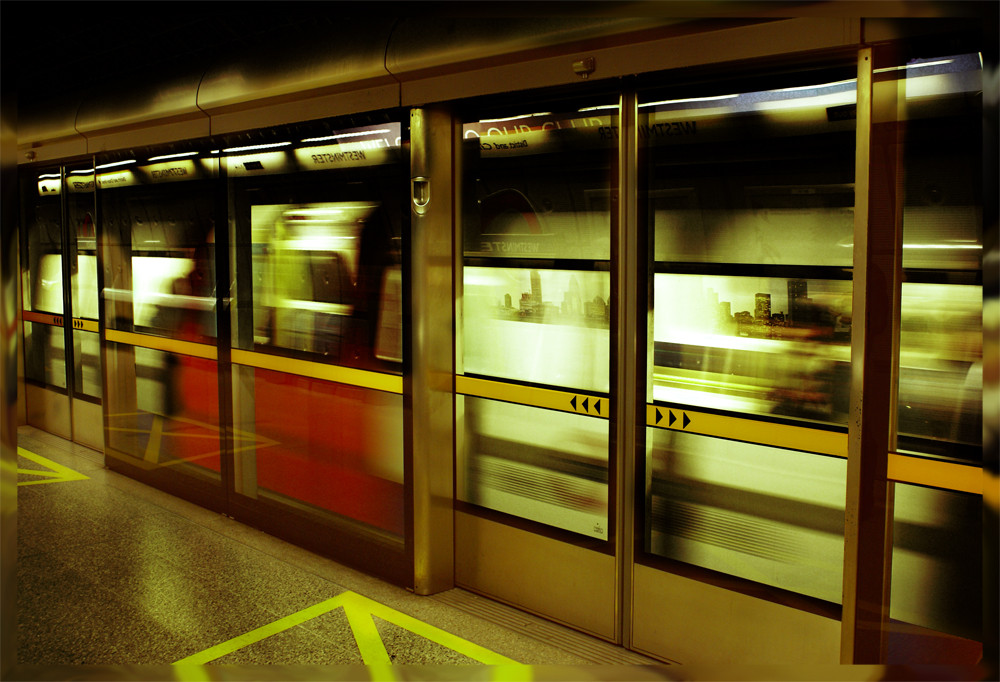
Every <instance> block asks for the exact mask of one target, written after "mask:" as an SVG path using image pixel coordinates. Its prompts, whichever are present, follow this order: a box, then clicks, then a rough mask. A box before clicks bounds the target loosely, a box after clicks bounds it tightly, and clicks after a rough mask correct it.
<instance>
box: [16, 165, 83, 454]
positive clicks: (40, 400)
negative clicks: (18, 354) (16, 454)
mask: <svg viewBox="0 0 1000 682" xmlns="http://www.w3.org/2000/svg"><path fill="white" fill-rule="evenodd" d="M62 178H63V170H62V169H61V168H52V169H45V170H40V171H37V172H32V173H29V174H27V178H26V179H25V181H24V183H23V184H22V187H21V193H22V202H21V206H22V216H21V234H22V238H21V250H22V254H21V263H22V267H23V275H22V284H21V291H22V297H23V300H22V310H23V313H22V320H23V324H24V377H25V392H26V395H25V400H26V408H27V409H26V413H27V418H28V423H29V424H31V425H33V426H37V427H38V428H41V429H44V430H46V431H50V432H52V433H55V434H57V435H59V436H62V437H63V438H67V439H71V438H72V432H73V430H72V414H71V411H70V400H69V383H68V381H69V379H68V376H67V372H66V368H67V363H66V334H65V330H64V327H63V323H64V314H63V313H64V310H65V302H64V300H63V299H64V296H63V281H64V277H63V217H62V214H63V195H64V191H63V179H62Z"/></svg>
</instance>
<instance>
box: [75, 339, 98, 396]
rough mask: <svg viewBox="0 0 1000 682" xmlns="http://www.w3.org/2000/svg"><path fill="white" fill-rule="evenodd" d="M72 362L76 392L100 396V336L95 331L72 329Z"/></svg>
mask: <svg viewBox="0 0 1000 682" xmlns="http://www.w3.org/2000/svg"><path fill="white" fill-rule="evenodd" d="M73 364H74V365H75V367H74V371H75V372H76V374H75V379H74V386H75V390H76V392H77V393H79V394H82V395H85V396H90V397H92V398H98V399H99V398H100V397H101V390H102V389H101V337H100V334H97V333H95V332H87V331H83V330H80V329H74V330H73Z"/></svg>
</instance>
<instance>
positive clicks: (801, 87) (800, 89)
mask: <svg viewBox="0 0 1000 682" xmlns="http://www.w3.org/2000/svg"><path fill="white" fill-rule="evenodd" d="M857 82H858V79H857V78H850V79H848V80H845V81H835V82H833V83H823V84H822V85H799V86H797V87H794V88H778V89H777V90H772V91H771V92H803V91H807V90H822V89H823V88H838V87H841V86H843V85H849V84H853V83H857Z"/></svg>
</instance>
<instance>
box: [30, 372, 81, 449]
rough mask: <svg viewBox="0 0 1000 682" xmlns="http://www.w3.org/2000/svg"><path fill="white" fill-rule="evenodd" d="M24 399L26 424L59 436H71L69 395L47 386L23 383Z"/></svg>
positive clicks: (66, 437) (69, 438)
mask: <svg viewBox="0 0 1000 682" xmlns="http://www.w3.org/2000/svg"><path fill="white" fill-rule="evenodd" d="M24 388H25V391H24V394H25V395H24V400H25V404H26V405H25V406H26V408H27V413H28V424H30V425H31V426H35V427H37V428H39V429H41V430H42V431H48V432H49V433H54V434H55V435H57V436H59V437H60V438H65V439H66V440H71V439H72V438H73V430H72V423H71V422H70V409H69V396H67V395H65V394H62V393H57V392H56V391H53V390H52V389H49V388H44V387H42V386H35V385H34V384H27V385H25V387H24Z"/></svg>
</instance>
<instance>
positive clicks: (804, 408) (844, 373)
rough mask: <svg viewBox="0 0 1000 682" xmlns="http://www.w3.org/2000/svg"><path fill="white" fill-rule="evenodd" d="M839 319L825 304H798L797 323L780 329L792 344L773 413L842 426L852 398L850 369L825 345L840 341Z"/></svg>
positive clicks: (772, 394)
mask: <svg viewBox="0 0 1000 682" xmlns="http://www.w3.org/2000/svg"><path fill="white" fill-rule="evenodd" d="M837 322H838V316H837V315H836V314H835V313H834V312H833V311H832V310H830V308H828V307H827V306H825V305H821V304H818V303H815V302H810V303H806V304H801V303H800V304H799V307H798V315H797V319H796V321H795V322H793V323H791V324H789V325H787V326H785V327H782V328H781V336H782V338H784V339H788V340H790V341H792V342H793V350H792V352H790V353H789V354H788V356H787V358H786V361H785V363H784V371H783V372H782V374H781V377H780V381H781V382H782V385H781V386H779V387H778V388H776V389H774V390H773V391H772V392H771V395H770V399H771V400H772V401H773V402H774V408H773V412H774V414H780V415H785V416H789V417H800V418H803V419H819V420H822V421H826V422H833V423H841V422H844V421H845V420H846V416H847V410H848V401H849V396H850V368H849V366H847V365H845V364H844V363H838V362H836V361H835V360H833V359H832V358H831V357H830V355H829V353H828V352H827V351H826V349H825V346H826V345H827V344H830V343H832V342H833V341H834V339H835V338H837V336H838V334H837V333H836V332H837Z"/></svg>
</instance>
